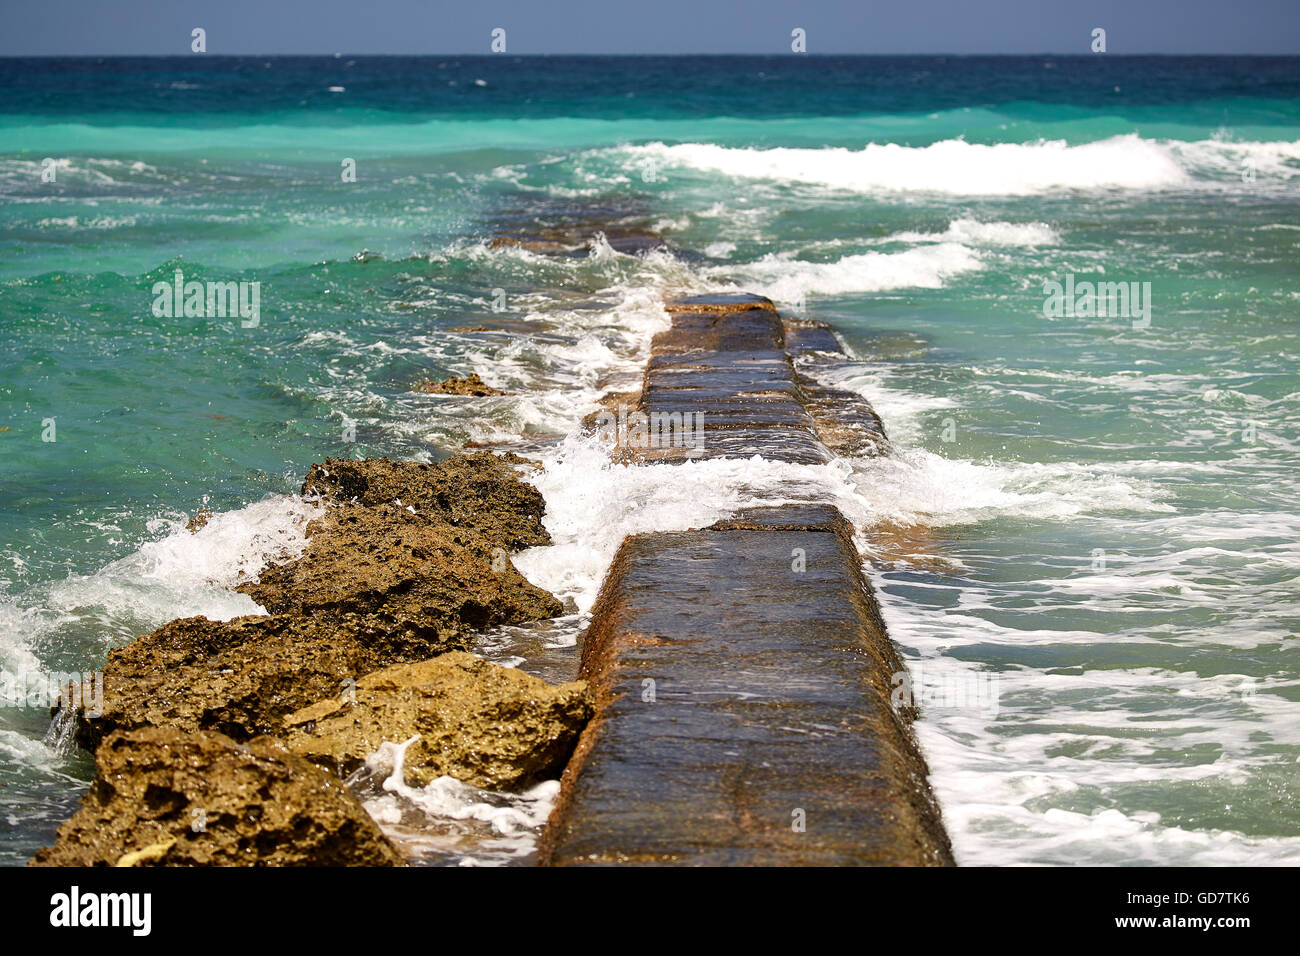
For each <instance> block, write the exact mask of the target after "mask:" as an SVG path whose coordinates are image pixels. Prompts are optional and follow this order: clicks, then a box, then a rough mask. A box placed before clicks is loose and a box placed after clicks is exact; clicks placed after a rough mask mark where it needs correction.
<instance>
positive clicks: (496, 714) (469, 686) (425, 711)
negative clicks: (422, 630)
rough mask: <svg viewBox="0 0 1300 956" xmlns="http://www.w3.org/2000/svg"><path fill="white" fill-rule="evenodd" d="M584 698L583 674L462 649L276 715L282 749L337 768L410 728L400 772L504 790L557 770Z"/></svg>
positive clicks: (419, 781)
mask: <svg viewBox="0 0 1300 956" xmlns="http://www.w3.org/2000/svg"><path fill="white" fill-rule="evenodd" d="M591 713H592V697H591V693H590V691H589V690H588V688H587V685H586V684H585V683H583V682H582V681H576V682H574V683H570V684H561V685H558V686H554V685H551V684H548V683H546V682H545V681H543V680H541V679H540V678H537V677H533V676H531V675H529V674H525V673H523V672H522V671H519V670H515V669H514V668H509V667H502V666H500V665H498V664H493V663H490V662H488V661H485V660H482V659H480V658H477V657H475V656H474V655H472V654H466V653H463V652H452V653H449V654H443V655H442V656H440V657H436V658H434V659H433V660H428V661H420V662H419V663H415V664H401V665H398V666H395V667H389V668H386V669H384V670H382V671H379V672H377V673H374V674H371V675H370V676H368V677H365V678H363V679H362V680H360V681H359V682H358V683H357V686H356V694H355V700H351V699H349V697H348V696H347V695H344V696H341V697H338V698H335V699H333V700H324V701H321V702H320V703H317V704H313V705H312V706H310V707H306V708H304V709H303V710H300V711H298V712H297V713H295V714H293V715H291V716H289V717H288V718H286V720H285V727H286V729H287V731H288V738H287V739H288V744H289V749H290V750H292V751H293V752H294V753H297V754H300V755H301V756H303V757H306V758H307V759H308V760H311V761H314V762H315V763H317V764H319V765H321V766H323V767H328V768H330V769H334V770H337V771H339V772H340V773H343V774H346V773H349V772H351V771H352V770H354V769H356V768H357V767H359V766H360V765H361V764H362V763H363V762H364V761H365V758H366V755H367V754H370V753H373V752H374V751H376V750H378V749H379V745H380V744H382V743H383V742H384V741H391V742H394V743H399V742H402V741H405V740H409V739H410V738H411V737H413V736H415V735H419V738H420V739H419V740H417V741H416V742H415V743H414V744H412V745H411V746H410V748H408V749H407V751H406V762H405V770H406V773H405V777H406V782H407V783H408V784H410V785H412V786H424V785H425V784H427V783H428V782H429V781H430V780H433V779H434V778H436V777H440V776H444V775H445V776H451V777H456V778H457V779H459V780H463V781H465V782H466V783H470V784H473V785H474V786H477V787H484V788H487V789H492V790H501V789H509V788H514V787H518V786H522V785H526V784H529V783H532V782H534V781H536V780H539V779H544V778H547V777H558V776H559V774H560V771H561V770H563V768H564V764H565V761H566V760H567V759H568V757H569V754H570V753H571V752H572V750H573V746H574V744H575V742H576V741H577V739H578V734H579V733H581V731H582V728H583V726H584V725H585V724H586V723H587V720H588V719H589V718H590V717H591Z"/></svg>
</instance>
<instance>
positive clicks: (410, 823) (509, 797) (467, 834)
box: [349, 736, 560, 866]
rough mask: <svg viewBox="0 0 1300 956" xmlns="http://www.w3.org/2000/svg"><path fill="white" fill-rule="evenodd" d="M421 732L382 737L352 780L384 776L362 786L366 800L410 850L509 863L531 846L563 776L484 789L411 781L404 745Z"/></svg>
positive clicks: (471, 861)
mask: <svg viewBox="0 0 1300 956" xmlns="http://www.w3.org/2000/svg"><path fill="white" fill-rule="evenodd" d="M417 740H419V737H418V736H415V737H411V738H410V739H408V740H405V741H402V742H400V743H398V742H392V741H385V742H384V743H382V744H381V745H380V747H379V750H378V751H376V752H375V753H372V754H370V755H369V756H368V757H367V758H366V765H365V768H364V769H363V770H362V771H359V772H358V774H357V775H356V779H355V780H350V781H349V782H350V783H352V784H353V786H358V785H364V781H365V780H379V781H380V783H379V790H380V791H381V792H377V793H371V794H369V795H364V794H363V800H362V805H363V806H364V807H365V808H366V811H367V812H368V813H369V814H370V815H371V816H372V817H373V818H374V819H375V821H376V822H377V823H378V824H379V825H380V827H381V828H382V829H383V830H384V832H385V833H386V834H387V835H388V836H389V837H390V838H392V839H393V840H394V841H395V842H396V843H397V844H398V845H399V846H401V847H402V848H403V849H404V850H405V851H406V853H407V854H408V855H410V856H417V857H419V856H426V857H432V856H434V855H435V854H438V853H442V854H452V855H454V856H456V857H457V858H458V862H459V863H460V864H461V865H462V866H466V865H471V866H472V865H480V864H484V863H504V862H509V861H510V860H511V859H514V858H518V857H521V856H524V855H526V854H528V853H530V852H532V850H533V849H534V848H535V847H536V844H537V837H538V835H539V834H540V832H541V828H542V825H543V824H544V823H546V819H547V817H549V816H550V815H551V810H552V809H554V807H555V798H556V796H558V794H559V792H560V782H559V781H558V780H544V781H542V782H541V783H538V784H535V785H534V786H532V787H530V788H528V789H527V790H524V791H522V792H521V793H504V792H496V791H490V790H481V789H479V788H478V787H474V786H471V785H469V784H467V783H464V782H462V781H460V780H457V779H456V778H454V777H446V776H444V777H438V778H436V779H434V780H431V781H430V782H429V783H428V784H427V785H425V786H424V787H412V786H410V785H409V784H407V783H406V781H405V772H404V766H405V761H406V751H407V749H408V748H409V747H410V746H411V744H413V743H415V741H417ZM456 823H465V824H469V826H467V827H456V826H454V824H456ZM474 824H479V826H478V827H477V828H475V827H474V826H473V825H474ZM476 829H477V830H478V831H479V832H477V833H476V832H475V830H476ZM484 831H485V832H484ZM466 838H468V839H466Z"/></svg>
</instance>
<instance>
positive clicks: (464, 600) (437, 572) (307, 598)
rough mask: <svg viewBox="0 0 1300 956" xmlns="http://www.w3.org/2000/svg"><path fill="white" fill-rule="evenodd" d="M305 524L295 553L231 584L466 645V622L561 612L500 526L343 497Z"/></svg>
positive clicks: (291, 610)
mask: <svg viewBox="0 0 1300 956" xmlns="http://www.w3.org/2000/svg"><path fill="white" fill-rule="evenodd" d="M403 500H405V499H403ZM498 517H499V516H498ZM482 519H483V521H484V522H485V523H486V522H491V521H493V520H494V518H493V516H491V515H483V516H482ZM505 523H508V522H505ZM307 531H308V534H309V539H308V542H307V547H306V549H305V550H304V551H303V553H302V555H301V556H300V557H299V558H297V559H295V560H293V561H290V562H288V563H286V564H282V565H279V566H276V567H273V568H270V569H268V570H266V571H263V572H262V575H261V578H260V580H259V581H257V582H250V583H248V584H241V585H240V586H239V587H238V588H237V590H239V591H242V592H244V593H245V594H248V595H249V596H250V597H252V598H253V600H255V601H257V603H259V604H261V605H262V606H263V607H265V608H266V609H267V610H268V611H270V612H272V613H273V614H283V613H288V614H294V615H308V616H320V615H326V616H335V615H339V614H343V613H349V612H350V613H354V614H361V615H365V616H366V617H367V618H368V619H369V620H371V621H373V622H376V624H377V626H380V627H382V628H384V629H386V630H388V631H390V632H392V633H397V634H409V635H411V636H412V637H413V638H414V639H416V640H418V641H422V642H434V643H438V644H443V645H446V647H455V646H463V645H464V643H465V641H466V639H467V637H468V634H469V632H470V631H471V630H482V629H484V628H487V627H492V626H494V625H497V624H518V623H522V622H524V621H534V620H540V619H542V618H548V617H555V616H556V615H557V614H560V613H562V611H563V606H562V605H561V604H560V602H559V601H558V600H556V599H555V597H553V596H552V595H551V594H550V593H548V592H547V591H543V590H542V589H541V588H539V587H537V586H536V585H534V584H531V583H529V581H528V580H527V579H526V578H525V577H524V576H523V575H521V574H520V573H519V572H518V571H516V570H515V568H514V565H512V564H511V563H510V561H509V559H508V558H507V557H506V551H507V550H511V549H510V548H509V547H508V544H509V542H510V541H511V540H512V538H511V535H510V534H509V532H508V531H506V530H499V531H497V532H495V533H480V532H479V530H478V529H460V528H456V527H453V526H451V525H448V524H447V523H445V522H443V521H440V520H430V519H429V518H426V517H423V516H421V515H420V514H418V513H417V514H411V513H410V512H409V511H407V510H406V509H405V508H403V507H400V506H397V505H377V506H373V507H371V506H365V505H361V504H357V503H353V502H349V503H348V504H345V505H340V506H338V507H334V508H329V509H327V510H326V512H325V514H324V516H322V517H320V518H317V519H315V520H314V521H312V523H311V524H309V525H308V526H307ZM493 543H495V544H496V545H497V546H496V548H495V553H493V552H490V551H489V550H488V545H489V544H493ZM442 649H446V648H445V647H444V648H438V649H437V650H442ZM432 653H436V650H434V651H432ZM422 656H424V657H428V656H430V655H429V653H426V654H424V655H422ZM408 659H409V658H408ZM395 660H396V659H395Z"/></svg>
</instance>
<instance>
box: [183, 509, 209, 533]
mask: <svg viewBox="0 0 1300 956" xmlns="http://www.w3.org/2000/svg"><path fill="white" fill-rule="evenodd" d="M211 517H212V512H211V511H209V510H208V509H207V508H200V509H199V510H198V511H196V512H194V517H192V518H190V520H189V521H188V522H186V524H185V530H186V531H188V532H189V533H190V534H194V533H195V532H197V531H198V530H199V529H200V528H202V527H203V526H204V525H205V524H207V523H208V519H209V518H211Z"/></svg>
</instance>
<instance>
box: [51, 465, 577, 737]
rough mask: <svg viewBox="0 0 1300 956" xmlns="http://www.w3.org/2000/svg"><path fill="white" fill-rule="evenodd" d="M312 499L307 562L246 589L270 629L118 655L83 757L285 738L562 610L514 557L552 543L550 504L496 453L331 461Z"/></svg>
mask: <svg viewBox="0 0 1300 956" xmlns="http://www.w3.org/2000/svg"><path fill="white" fill-rule="evenodd" d="M304 493H305V494H318V495H321V496H322V497H324V498H325V500H326V504H327V507H326V509H325V511H324V514H323V515H322V516H321V517H319V518H316V519H315V520H313V521H312V522H311V523H310V524H309V525H308V528H307V531H308V535H309V537H308V542H307V546H306V548H305V550H304V551H303V553H302V554H301V555H300V556H299V557H297V558H295V559H294V560H292V561H289V562H287V563H285V564H281V565H277V566H274V567H271V568H268V569H265V570H264V571H263V572H262V574H261V575H260V577H259V579H258V580H257V581H254V582H249V583H248V584H245V585H241V586H240V588H239V590H241V591H244V592H245V593H247V594H249V595H250V596H251V597H252V598H253V599H254V600H255V601H257V602H258V603H259V604H261V605H262V606H263V607H264V608H266V609H267V610H268V611H269V612H270V616H269V617H243V618H236V619H234V620H232V621H228V622H224V623H223V622H215V621H209V620H207V619H206V618H187V619H182V620H177V621H172V622H170V623H168V624H166V625H164V626H163V627H161V628H159V629H158V630H156V631H154V632H152V633H150V634H146V635H144V636H143V637H141V638H138V639H137V640H135V641H133V642H131V643H130V644H128V645H127V646H125V647H122V648H118V649H116V650H114V651H112V652H111V653H110V654H109V658H108V663H107V664H106V666H105V669H104V706H103V712H102V713H99V714H91V713H87V712H86V710H85V709H84V708H83V709H82V710H81V711H80V712H79V714H78V725H77V730H76V735H77V740H78V741H79V742H80V743H81V744H82V745H83V746H86V747H88V748H94V747H95V746H96V745H98V743H99V741H100V740H102V739H103V737H104V736H105V735H107V734H108V733H111V732H112V731H113V730H117V729H131V728H135V727H141V726H147V725H155V726H171V727H178V728H180V729H183V730H200V729H203V730H216V731H220V732H222V733H225V734H229V735H230V736H232V737H234V738H236V739H239V740H246V739H248V738H250V737H254V736H257V735H259V734H278V733H280V732H281V730H282V728H281V721H282V719H283V717H284V716H286V715H287V714H289V713H291V712H293V711H295V710H298V709H300V708H302V707H304V706H306V705H308V704H310V703H313V702H315V701H318V700H323V699H326V698H329V697H332V696H334V695H335V694H337V693H339V692H340V688H341V686H342V683H343V682H344V681H356V680H359V679H360V678H362V677H364V676H365V675H366V674H369V673H371V672H373V671H376V670H379V669H381V668H383V667H387V666H390V665H392V664H398V663H407V662H412V661H419V660H425V659H427V658H430V657H433V656H435V655H437V654H440V653H442V652H444V651H448V650H455V649H463V648H465V647H467V646H468V645H469V641H470V636H471V634H472V633H473V632H474V631H476V630H482V629H483V628H487V627H491V626H493V625H497V624H514V623H522V622H525V621H532V620H538V619H542V618H547V617H553V616H555V615H557V614H559V613H561V612H562V610H563V608H562V605H561V604H560V602H559V601H557V600H556V599H555V598H554V597H553V596H552V595H551V594H549V593H548V592H546V591H544V590H542V589H541V588H538V587H535V586H534V585H532V584H530V583H529V582H528V581H527V580H526V579H525V578H524V577H523V576H522V575H521V574H519V572H518V571H516V570H515V568H514V566H513V565H512V564H511V563H510V560H509V557H508V553H509V552H511V551H515V550H518V549H519V548H522V547H528V546H531V545H534V544H544V543H546V542H548V541H549V540H550V538H549V535H547V533H546V530H545V529H544V528H543V527H542V524H541V516H542V512H543V509H544V501H543V499H542V496H541V495H540V494H539V493H538V492H537V490H536V489H535V488H533V487H531V486H530V485H527V484H525V483H524V482H522V481H521V480H520V479H519V478H518V477H517V475H516V474H515V472H514V470H513V469H512V468H511V467H510V465H508V464H506V463H505V462H503V461H501V460H500V459H498V458H496V457H495V456H493V455H491V454H489V453H486V452H485V453H480V454H476V455H466V456H461V457H458V458H453V459H450V460H448V461H446V462H443V463H441V464H439V465H425V464H421V463H418V462H393V461H389V460H387V459H372V460H370V461H349V460H347V459H330V460H328V461H326V462H325V463H324V464H323V465H315V466H313V467H312V469H311V471H310V472H309V474H308V476H307V481H306V482H305V484H304Z"/></svg>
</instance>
